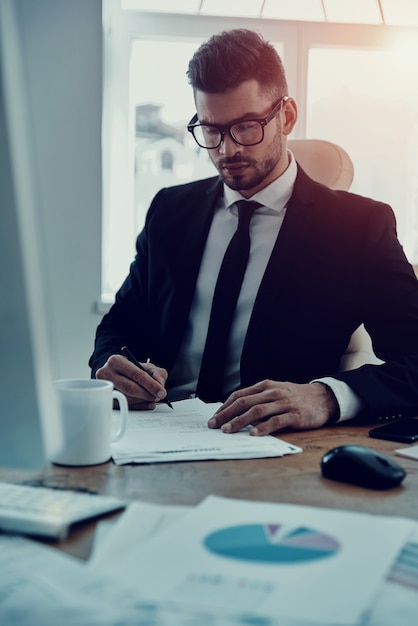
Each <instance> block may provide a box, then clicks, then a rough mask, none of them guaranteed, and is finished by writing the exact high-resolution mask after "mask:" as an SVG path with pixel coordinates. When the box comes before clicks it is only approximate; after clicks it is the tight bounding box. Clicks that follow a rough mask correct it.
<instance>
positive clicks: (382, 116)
mask: <svg viewBox="0 0 418 626" xmlns="http://www.w3.org/2000/svg"><path fill="white" fill-rule="evenodd" d="M411 69H412V68H411V67H410V63H409V62H406V60H405V58H404V57H403V55H402V54H400V53H399V51H398V50H353V49H351V50H339V49H329V48H312V49H311V50H310V52H309V69H308V101H307V104H308V106H307V112H308V116H307V125H306V134H307V136H308V137H320V138H321V139H328V140H329V141H333V142H335V143H337V144H339V145H341V146H343V147H344V148H345V149H346V150H347V152H348V153H349V155H350V157H351V159H352V161H353V163H354V171H355V178H354V181H353V184H352V186H351V191H353V192H355V193H359V194H361V195H366V196H370V197H372V198H376V199H377V200H382V201H383V202H387V203H388V204H390V205H391V206H392V208H393V209H394V211H395V213H396V217H397V227H398V236H399V238H400V240H401V241H402V242H403V245H404V248H405V253H406V255H407V256H408V257H409V258H410V259H411V261H412V262H414V263H417V262H418V83H417V82H416V81H414V80H411V79H410V77H411ZM417 69H418V63H417V66H416V69H415V73H416V71H417ZM370 77H373V80H370Z"/></svg>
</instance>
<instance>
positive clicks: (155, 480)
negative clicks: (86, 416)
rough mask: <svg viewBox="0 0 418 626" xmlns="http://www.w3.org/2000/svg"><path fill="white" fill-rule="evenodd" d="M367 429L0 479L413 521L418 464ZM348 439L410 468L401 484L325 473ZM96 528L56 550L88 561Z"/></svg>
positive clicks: (169, 500)
mask: <svg viewBox="0 0 418 626" xmlns="http://www.w3.org/2000/svg"><path fill="white" fill-rule="evenodd" d="M369 428H370V427H369V426H368V427H364V426H353V425H344V424H341V425H340V424H339V425H336V426H333V427H330V428H322V429H320V430H314V431H304V432H292V433H286V434H282V435H281V437H282V438H283V439H284V440H286V441H288V442H289V443H293V444H295V445H297V446H300V447H301V448H303V453H302V454H293V455H289V456H285V457H280V458H274V459H251V460H238V461H197V462H190V461H188V462H177V463H161V464H152V465H123V466H116V465H114V464H113V463H112V462H109V463H105V464H103V465H97V466H94V467H89V468H85V467H80V468H70V467H60V466H54V465H50V466H48V467H47V468H45V469H44V470H43V471H42V472H39V473H37V474H33V473H28V472H22V471H14V470H4V469H0V480H3V481H8V482H29V483H30V482H33V483H34V484H39V485H42V486H46V487H59V488H70V489H87V490H89V491H93V492H98V493H101V494H105V495H111V496H116V497H121V498H123V499H126V500H128V501H133V500H143V501H146V502H153V503H158V504H188V505H193V504H197V503H198V502H200V501H201V500H202V499H204V498H205V497H206V496H207V495H210V494H215V495H218V496H226V497H233V498H240V499H249V500H263V501H270V502H286V503H294V504H304V505H311V506H320V507H328V508H339V509H346V510H354V511H362V512H368V513H373V514H378V515H398V516H404V517H409V518H413V519H416V520H418V462H417V461H414V460H409V459H405V458H403V457H399V456H396V455H395V454H394V450H395V449H397V448H400V447H403V444H399V443H395V442H391V441H383V440H378V439H370V437H368V430H369ZM348 443H351V444H360V445H366V446H369V447H372V448H374V449H377V450H380V451H381V452H383V453H385V454H387V455H388V456H390V457H393V458H395V459H396V460H397V461H398V463H399V464H400V465H402V466H403V467H404V468H405V470H406V471H407V476H406V478H405V479H404V481H403V483H402V485H401V486H400V487H398V488H396V489H392V490H388V491H372V490H369V489H364V488H361V487H355V486H352V485H348V484H343V483H338V482H335V481H331V480H327V479H325V478H322V476H321V473H320V461H321V458H322V456H323V455H324V454H325V452H327V451H328V450H330V449H331V448H334V447H336V446H339V445H343V444H348ZM94 527H95V525H94V523H87V524H84V525H82V526H81V527H79V528H77V529H75V530H74V531H73V532H72V533H71V535H70V537H69V538H68V539H67V540H66V541H65V542H63V543H61V544H59V545H58V546H57V547H58V548H60V549H63V550H65V551H67V552H69V553H71V554H73V555H74V556H78V557H80V558H87V556H88V555H89V552H90V548H91V541H92V537H93V530H94Z"/></svg>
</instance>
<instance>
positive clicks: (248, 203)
mask: <svg viewBox="0 0 418 626" xmlns="http://www.w3.org/2000/svg"><path fill="white" fill-rule="evenodd" d="M236 205H237V208H238V223H239V225H240V226H241V225H242V224H249V223H250V221H251V218H252V216H253V214H254V211H255V210H256V209H257V208H258V207H260V206H262V205H261V204H260V203H259V202H256V201H255V200H238V202H237V203H236Z"/></svg>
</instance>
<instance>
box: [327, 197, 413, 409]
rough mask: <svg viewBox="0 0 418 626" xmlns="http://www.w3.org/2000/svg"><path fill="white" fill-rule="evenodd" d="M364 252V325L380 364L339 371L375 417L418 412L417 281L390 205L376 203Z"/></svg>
mask: <svg viewBox="0 0 418 626" xmlns="http://www.w3.org/2000/svg"><path fill="white" fill-rule="evenodd" d="M369 219H370V225H369V228H367V229H366V230H367V232H368V240H367V241H366V242H365V246H364V250H363V251H362V253H361V254H362V257H363V266H362V278H361V280H362V288H361V293H362V297H363V303H364V324H365V327H366V329H367V331H368V332H369V334H370V336H371V338H372V343H373V349H374V352H375V354H376V355H377V356H378V357H379V358H380V359H382V360H383V361H384V363H383V364H382V365H364V366H362V367H360V368H358V369H355V370H351V371H348V372H344V373H341V374H339V375H337V376H335V377H336V378H339V379H340V380H343V381H344V382H346V383H347V384H348V385H349V386H350V387H351V388H352V389H353V390H354V391H355V393H356V394H358V395H359V396H360V398H361V399H362V400H363V402H364V403H365V410H364V413H365V415H367V416H369V417H372V418H376V417H378V418H383V417H398V416H402V415H414V414H418V281H417V279H416V277H415V274H414V271H413V269H412V267H411V265H410V264H409V263H408V261H407V260H406V257H405V254H404V252H403V249H402V247H401V245H400V244H399V241H398V239H397V235H396V226H395V218H394V215H393V212H392V210H391V209H390V207H388V206H387V205H382V204H380V203H376V206H375V210H374V212H373V213H372V214H371V215H370V218H369Z"/></svg>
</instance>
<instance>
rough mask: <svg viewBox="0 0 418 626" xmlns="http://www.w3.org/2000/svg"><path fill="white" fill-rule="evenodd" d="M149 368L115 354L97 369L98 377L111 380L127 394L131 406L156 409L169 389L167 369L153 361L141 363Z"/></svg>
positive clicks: (133, 407)
mask: <svg viewBox="0 0 418 626" xmlns="http://www.w3.org/2000/svg"><path fill="white" fill-rule="evenodd" d="M141 365H143V366H144V368H145V369H146V370H147V371H146V372H143V371H142V370H140V369H139V367H137V366H136V365H134V364H133V363H131V362H130V361H128V359H126V358H125V357H124V356H120V355H118V354H113V355H112V356H111V357H109V358H108V360H107V361H106V363H105V364H104V365H103V367H101V368H100V369H98V370H97V372H96V378H100V379H103V380H110V381H111V382H112V383H113V384H114V387H115V389H117V390H118V391H121V392H122V393H123V394H125V396H126V399H127V400H128V404H129V408H131V409H136V410H143V409H150V410H152V409H155V405H156V403H157V402H160V401H161V400H163V399H164V398H165V397H166V395H167V391H166V389H165V382H166V380H167V376H168V373H167V370H165V369H163V368H162V367H157V366H156V365H153V364H152V363H141Z"/></svg>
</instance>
